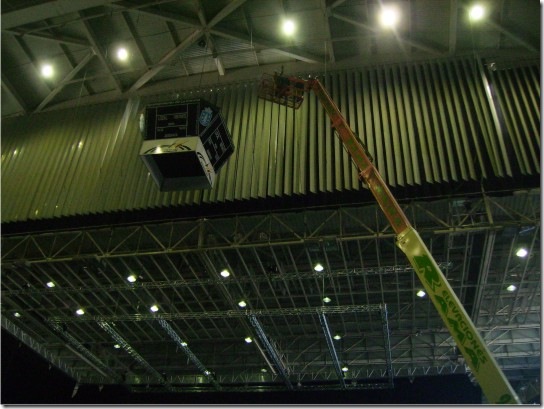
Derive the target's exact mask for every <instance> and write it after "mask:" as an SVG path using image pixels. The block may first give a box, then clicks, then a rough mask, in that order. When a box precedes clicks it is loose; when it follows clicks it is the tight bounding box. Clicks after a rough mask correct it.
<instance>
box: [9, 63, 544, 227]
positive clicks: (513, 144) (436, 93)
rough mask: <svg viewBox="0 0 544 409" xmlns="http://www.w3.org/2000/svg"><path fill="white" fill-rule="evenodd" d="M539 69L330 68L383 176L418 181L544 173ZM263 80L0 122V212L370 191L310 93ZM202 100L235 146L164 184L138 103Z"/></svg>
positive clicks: (21, 215) (332, 85)
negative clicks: (148, 159) (209, 165)
mask: <svg viewBox="0 0 544 409" xmlns="http://www.w3.org/2000/svg"><path fill="white" fill-rule="evenodd" d="M538 70H539V67H538V66H537V65H535V66H527V67H518V68H515V69H509V70H503V71H497V72H487V71H485V68H484V66H483V64H481V62H480V61H476V60H472V59H458V60H451V61H448V60H441V61H432V62H425V63H422V62H420V63H413V64H409V65H408V64H407V65H387V66H374V67H366V68H360V69H351V70H347V71H341V72H329V73H326V74H325V75H324V76H323V77H322V81H323V83H324V85H325V86H326V88H327V89H328V90H329V92H330V93H331V95H332V97H333V99H334V100H335V102H336V103H337V105H338V107H339V108H340V110H341V111H342V113H343V114H344V115H345V117H346V118H347V120H348V122H349V124H350V126H351V128H352V129H353V130H354V131H355V133H356V134H358V135H359V137H360V139H361V141H362V142H363V143H364V144H365V145H366V147H367V150H368V151H369V153H370V154H371V155H372V156H373V158H374V163H375V165H376V166H377V168H378V169H379V171H380V173H381V174H382V176H383V177H384V179H385V180H386V181H387V182H388V183H389V184H390V185H392V186H414V185H421V184H424V183H447V182H451V181H462V180H479V179H480V178H481V177H483V178H486V177H490V176H494V177H497V176H498V177H504V176H507V175H514V176H515V175H516V174H518V173H519V174H521V175H533V174H535V173H538V172H540V166H539V150H540V134H539V123H540V111H539V98H540V84H539V80H538V73H539V71H538ZM487 85H489V90H488V89H486V86H487ZM257 87H258V82H257V81H253V82H249V83H246V84H233V85H229V86H221V87H219V86H218V87H215V88H211V89H210V88H208V89H202V90H198V91H186V92H179V93H175V92H174V93H172V94H170V95H161V96H154V97H145V98H141V99H138V98H136V99H132V100H130V101H125V102H117V103H111V104H104V105H95V106H82V107H78V108H76V109H73V110H65V111H52V112H47V113H40V114H35V115H32V116H30V117H22V118H11V119H7V120H4V121H3V122H2V136H3V138H2V139H3V140H2V167H1V170H2V199H3V200H2V221H3V222H11V221H22V220H31V219H43V218H53V217H63V216H69V215H83V214H93V213H104V212H115V211H130V210H136V209H150V208H154V207H168V206H180V205H198V204H201V203H217V202H228V201H235V200H249V199H255V198H266V197H282V196H289V195H294V194H297V195H298V194H306V193H310V192H311V193H319V192H335V191H341V190H350V189H362V188H363V187H361V184H360V182H359V180H358V174H357V171H356V169H355V168H354V166H353V164H352V163H351V159H350V158H349V155H348V154H347V153H346V152H345V150H344V148H343V146H342V144H341V143H340V142H339V140H338V138H336V137H335V136H334V135H333V131H332V127H331V125H330V122H329V119H328V117H327V116H326V114H325V112H324V110H323V109H322V107H321V105H320V104H319V102H318V100H317V97H316V96H315V95H313V94H310V95H308V96H307V98H306V101H305V102H304V103H303V104H302V106H301V108H300V109H299V110H297V111H293V110H291V109H288V108H286V107H283V106H278V105H275V104H272V103H270V102H268V101H263V100H260V99H258V98H257ZM195 97H201V98H205V99H208V100H210V101H211V102H212V103H215V104H216V105H218V106H219V107H221V111H222V114H223V116H224V119H225V121H226V124H227V126H228V128H229V130H230V132H231V134H232V138H233V142H234V144H235V147H236V149H235V153H234V154H233V156H232V157H231V158H230V159H229V161H228V162H227V163H226V165H225V166H224V167H223V169H221V171H220V172H219V175H218V177H217V179H216V184H215V186H214V188H213V189H211V190H192V191H182V192H164V193H161V192H159V191H158V189H157V188H156V186H155V185H154V182H153V180H152V178H151V176H150V175H149V172H148V171H147V169H146V167H145V166H144V164H143V163H142V161H141V160H140V158H139V156H138V152H139V149H140V146H141V143H142V137H141V135H140V132H139V121H138V117H139V113H140V112H141V111H142V109H143V108H144V107H145V106H146V105H147V104H149V103H151V102H160V101H172V100H174V99H179V100H185V99H190V98H195ZM510 151H512V152H514V153H513V154H509V152H510Z"/></svg>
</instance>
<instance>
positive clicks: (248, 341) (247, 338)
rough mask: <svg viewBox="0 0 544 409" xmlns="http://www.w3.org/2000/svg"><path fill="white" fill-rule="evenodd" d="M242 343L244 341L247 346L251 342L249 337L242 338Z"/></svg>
mask: <svg viewBox="0 0 544 409" xmlns="http://www.w3.org/2000/svg"><path fill="white" fill-rule="evenodd" d="M244 341H246V343H247V344H251V343H252V342H253V340H252V339H251V337H245V338H244Z"/></svg>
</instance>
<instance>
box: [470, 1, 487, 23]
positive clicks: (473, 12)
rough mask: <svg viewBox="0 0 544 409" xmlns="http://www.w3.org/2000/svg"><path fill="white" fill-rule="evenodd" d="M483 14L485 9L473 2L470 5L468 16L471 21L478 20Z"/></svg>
mask: <svg viewBox="0 0 544 409" xmlns="http://www.w3.org/2000/svg"><path fill="white" fill-rule="evenodd" d="M484 15H485V9H484V8H483V7H482V6H481V5H479V4H475V5H474V6H472V7H471V8H470V10H469V12H468V16H469V18H470V19H471V20H472V21H478V20H481V19H482V18H484Z"/></svg>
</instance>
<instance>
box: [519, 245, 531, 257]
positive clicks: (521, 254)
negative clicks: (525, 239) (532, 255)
mask: <svg viewBox="0 0 544 409" xmlns="http://www.w3.org/2000/svg"><path fill="white" fill-rule="evenodd" d="M527 254H529V252H528V251H527V249H525V248H523V247H521V248H519V249H518V250H517V251H516V256H518V257H526V256H527Z"/></svg>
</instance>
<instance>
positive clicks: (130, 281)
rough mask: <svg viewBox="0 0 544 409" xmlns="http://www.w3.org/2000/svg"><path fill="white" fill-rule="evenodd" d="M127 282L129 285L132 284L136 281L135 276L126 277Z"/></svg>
mask: <svg viewBox="0 0 544 409" xmlns="http://www.w3.org/2000/svg"><path fill="white" fill-rule="evenodd" d="M127 280H128V282H129V283H134V282H135V281H136V276H135V275H134V274H131V275H129V276H128V277H127Z"/></svg>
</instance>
